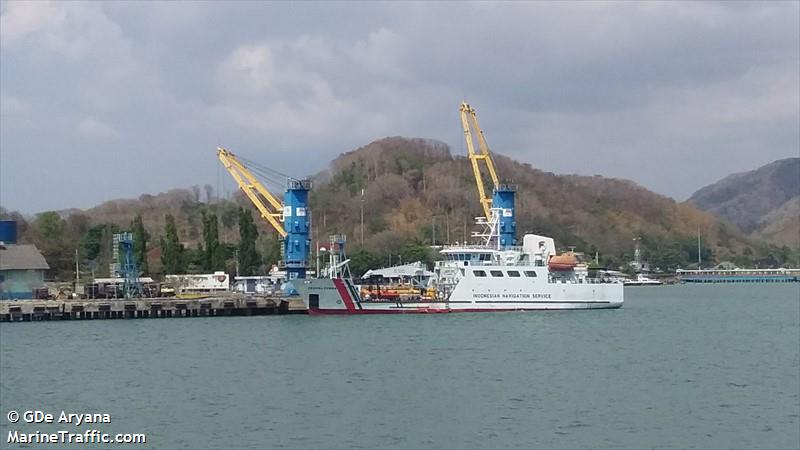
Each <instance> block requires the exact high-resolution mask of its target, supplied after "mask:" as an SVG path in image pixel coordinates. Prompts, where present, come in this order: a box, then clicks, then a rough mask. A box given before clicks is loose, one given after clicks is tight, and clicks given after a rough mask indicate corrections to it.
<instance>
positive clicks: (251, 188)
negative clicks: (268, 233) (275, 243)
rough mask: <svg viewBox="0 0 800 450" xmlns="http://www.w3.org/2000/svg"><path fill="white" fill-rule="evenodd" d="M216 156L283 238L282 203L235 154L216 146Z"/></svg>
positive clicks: (285, 233) (285, 234)
mask: <svg viewBox="0 0 800 450" xmlns="http://www.w3.org/2000/svg"><path fill="white" fill-rule="evenodd" d="M217 158H219V160H220V162H221V163H222V165H223V166H224V167H225V169H226V170H227V171H228V172H229V173H230V174H231V176H232V177H233V179H234V180H236V184H238V185H239V188H240V189H241V190H242V192H244V193H245V195H247V198H249V199H250V201H251V202H253V205H255V206H256V208H258V211H259V212H260V213H261V217H263V218H264V219H265V220H266V221H267V222H269V223H270V225H272V227H273V228H275V231H277V232H278V234H280V235H281V237H282V238H285V237H286V236H287V234H288V233H287V232H286V230H285V229H284V227H283V224H282V223H281V221H282V220H283V212H284V209H283V203H281V201H280V200H279V199H278V198H277V197H275V196H274V195H272V193H270V192H269V191H268V190H267V188H265V187H264V185H263V184H261V182H259V181H258V179H256V177H255V176H254V175H253V173H252V172H250V170H249V169H248V168H247V167H246V166H245V165H244V164H242V162H241V161H239V158H237V157H236V155H234V154H233V153H231V152H229V151H228V150H226V149H224V148H221V147H217ZM262 198H263V200H262Z"/></svg>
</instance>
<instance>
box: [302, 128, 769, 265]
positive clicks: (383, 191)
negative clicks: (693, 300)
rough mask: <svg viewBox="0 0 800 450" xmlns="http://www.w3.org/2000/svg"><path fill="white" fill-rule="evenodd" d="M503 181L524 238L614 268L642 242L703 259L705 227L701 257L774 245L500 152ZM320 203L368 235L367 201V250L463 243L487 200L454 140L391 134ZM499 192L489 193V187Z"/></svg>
mask: <svg viewBox="0 0 800 450" xmlns="http://www.w3.org/2000/svg"><path fill="white" fill-rule="evenodd" d="M493 158H494V160H495V164H496V166H497V172H498V175H499V177H500V178H501V179H502V180H504V181H507V182H510V183H513V184H517V185H518V186H519V191H518V194H517V231H518V235H520V236H521V235H522V234H524V233H525V232H535V233H537V234H545V235H549V236H553V237H554V238H555V239H556V243H557V245H558V246H560V247H561V248H567V247H570V246H574V247H576V250H577V251H584V252H586V253H588V254H592V255H593V254H594V252H595V251H597V252H599V254H600V258H601V260H602V261H603V262H604V263H605V264H607V265H611V266H616V265H619V264H621V263H623V262H624V261H626V260H627V259H628V258H630V257H632V253H633V242H632V240H633V238H635V237H641V238H642V247H643V253H644V255H645V256H646V257H648V258H649V259H650V260H651V262H652V263H654V264H655V265H657V266H660V267H662V268H675V267H678V266H684V267H686V266H687V265H689V264H691V262H692V261H696V260H697V253H696V252H697V250H696V248H697V232H698V230H700V233H701V236H702V239H701V242H702V246H703V252H704V253H705V254H704V255H703V259H704V260H705V261H709V260H711V259H714V260H739V261H740V262H742V263H745V262H746V260H747V259H752V258H753V257H757V255H760V254H766V253H767V252H768V249H766V248H756V244H754V242H753V241H752V240H750V239H749V238H747V237H746V236H744V235H742V233H740V232H739V231H738V230H736V229H735V228H734V227H731V226H730V225H727V224H725V223H722V222H720V221H719V220H717V219H716V218H714V217H713V216H712V215H710V214H708V213H705V212H702V211H699V210H697V209H695V208H693V207H692V206H690V205H686V204H681V203H678V202H675V201H674V200H672V199H670V198H668V197H664V196H662V195H658V194H655V193H653V192H651V191H648V190H647V189H645V188H643V187H641V186H638V185H636V184H635V183H633V182H631V181H627V180H619V179H610V178H604V177H601V176H578V175H555V174H553V173H550V172H544V171H541V170H538V169H535V168H533V167H531V166H530V165H529V164H524V163H519V162H516V161H514V160H512V159H510V158H507V157H504V156H502V155H498V154H495V155H494V156H493ZM315 181H316V182H315V187H314V191H313V196H312V205H311V206H312V209H313V211H314V213H315V217H316V218H317V224H318V225H319V224H320V222H322V223H323V224H324V225H325V226H324V227H323V228H324V232H325V233H327V232H333V231H339V232H344V233H347V234H348V235H349V236H350V239H351V241H356V242H358V241H359V240H360V231H359V227H360V207H361V201H362V196H361V195H362V194H361V193H362V189H363V192H364V195H363V202H364V210H365V214H364V217H365V234H364V235H365V242H364V245H365V247H366V248H367V249H369V250H371V251H373V252H378V253H381V254H387V253H392V252H394V253H397V252H398V250H399V249H400V248H401V247H402V246H403V245H404V243H406V242H410V241H418V242H424V243H430V242H431V241H432V237H433V236H432V235H433V227H434V225H433V223H434V222H435V224H436V238H437V243H442V242H443V241H446V240H448V236H449V241H450V242H454V241H462V240H463V238H464V235H465V233H464V231H465V229H464V224H465V222H466V225H467V233H466V234H467V236H468V235H469V231H470V230H472V229H473V228H472V222H473V219H472V218H473V217H475V216H477V215H479V214H480V205H479V203H478V196H477V192H476V187H475V181H474V178H473V175H472V170H471V166H470V164H469V160H468V159H467V158H466V157H465V156H461V155H452V154H451V153H450V151H449V148H448V147H447V145H446V144H444V143H441V142H437V141H432V140H425V139H408V138H402V137H391V138H385V139H381V140H378V141H375V142H372V143H370V144H368V145H366V146H364V147H361V148H359V149H357V150H355V151H352V152H349V153H345V154H343V155H341V156H339V157H338V158H337V159H336V160H334V161H333V162H332V163H331V167H330V169H329V170H328V171H326V172H324V173H321V174H318V175H317V176H316V177H315ZM489 191H491V190H489Z"/></svg>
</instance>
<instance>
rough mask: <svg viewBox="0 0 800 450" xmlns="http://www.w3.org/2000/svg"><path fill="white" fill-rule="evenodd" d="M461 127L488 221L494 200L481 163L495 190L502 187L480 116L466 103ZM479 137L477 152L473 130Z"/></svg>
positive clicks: (462, 108)
mask: <svg viewBox="0 0 800 450" xmlns="http://www.w3.org/2000/svg"><path fill="white" fill-rule="evenodd" d="M460 111H461V126H462V127H463V128H464V138H465V139H466V141H467V153H468V156H469V160H470V162H471V163H472V171H473V173H474V174H475V183H477V185H478V198H479V200H480V202H481V206H482V207H483V212H484V214H485V215H486V218H487V219H488V218H489V217H491V214H492V198H491V197H488V196H486V188H485V186H484V184H483V175H482V174H481V169H480V165H479V163H480V162H481V161H483V163H484V164H485V165H486V168H487V170H488V171H489V176H490V177H491V178H492V184H493V188H494V189H497V188H498V187H499V186H500V181H499V180H498V178H497V173H496V172H495V170H494V163H493V162H492V157H491V155H490V154H489V145H488V144H487V143H486V138H485V137H484V135H483V130H482V129H481V127H480V125H478V116H477V115H476V114H475V109H473V108H472V107H471V106H469V105H468V104H467V103H466V102H462V103H461V108H460ZM473 129H474V131H475V134H476V135H477V140H478V151H477V152H476V151H475V144H474V142H473V131H472V130H473Z"/></svg>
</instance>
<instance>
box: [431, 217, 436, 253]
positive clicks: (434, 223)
mask: <svg viewBox="0 0 800 450" xmlns="http://www.w3.org/2000/svg"><path fill="white" fill-rule="evenodd" d="M431 222H432V223H433V246H434V247H436V216H431Z"/></svg>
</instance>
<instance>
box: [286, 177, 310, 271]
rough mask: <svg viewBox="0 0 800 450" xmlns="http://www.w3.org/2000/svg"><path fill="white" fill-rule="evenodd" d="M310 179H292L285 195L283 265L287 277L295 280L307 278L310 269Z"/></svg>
mask: <svg viewBox="0 0 800 450" xmlns="http://www.w3.org/2000/svg"><path fill="white" fill-rule="evenodd" d="M310 190H311V182H310V181H309V180H294V179H290V180H289V182H288V184H287V187H286V193H285V194H284V196H283V204H284V207H283V229H284V230H285V231H286V236H285V237H284V238H283V255H284V258H283V265H284V267H285V269H286V278H287V279H288V280H290V281H291V280H294V279H297V278H305V277H306V270H307V269H308V267H309V266H308V255H309V254H310V252H311V240H310V239H309V229H310V228H311V227H310V226H309V211H308V191H310Z"/></svg>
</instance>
